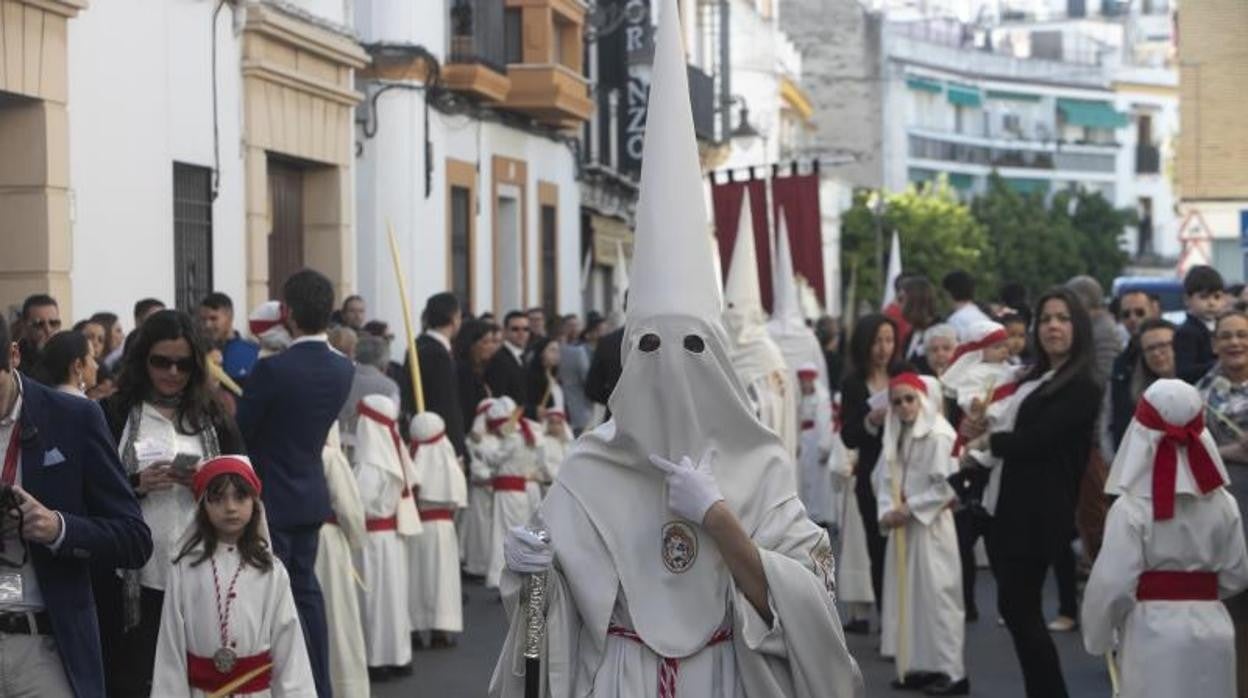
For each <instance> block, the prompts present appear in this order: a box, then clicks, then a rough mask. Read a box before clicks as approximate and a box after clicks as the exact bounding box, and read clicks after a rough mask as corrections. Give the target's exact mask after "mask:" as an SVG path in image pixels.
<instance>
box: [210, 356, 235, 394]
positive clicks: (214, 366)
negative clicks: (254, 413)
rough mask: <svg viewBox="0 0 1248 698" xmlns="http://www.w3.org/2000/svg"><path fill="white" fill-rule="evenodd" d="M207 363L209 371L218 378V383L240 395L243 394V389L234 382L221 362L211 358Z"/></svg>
mask: <svg viewBox="0 0 1248 698" xmlns="http://www.w3.org/2000/svg"><path fill="white" fill-rule="evenodd" d="M207 363H208V372H209V373H211V374H212V377H213V378H215V379H217V382H218V383H220V384H221V385H222V386H223V387H224V388H225V389H226V390H228V391H230V392H231V393H234V394H235V395H237V396H238V397H242V396H243V389H242V388H240V387H239V385H238V383H235V382H234V379H233V378H230V376H229V374H227V373H226V372H225V369H223V368H221V364H219V363H217V362H216V361H213V360H212V359H209V360H208V361H207Z"/></svg>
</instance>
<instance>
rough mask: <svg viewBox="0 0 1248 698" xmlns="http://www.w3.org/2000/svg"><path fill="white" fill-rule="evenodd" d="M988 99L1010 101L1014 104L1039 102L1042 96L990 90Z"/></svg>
mask: <svg viewBox="0 0 1248 698" xmlns="http://www.w3.org/2000/svg"><path fill="white" fill-rule="evenodd" d="M988 99H1008V100H1010V101H1013V102H1039V101H1040V95H1033V94H1027V93H1025V92H1009V91H1006V90H988Z"/></svg>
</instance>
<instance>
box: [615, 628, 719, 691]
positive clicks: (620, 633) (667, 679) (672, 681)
mask: <svg viewBox="0 0 1248 698" xmlns="http://www.w3.org/2000/svg"><path fill="white" fill-rule="evenodd" d="M607 634H608V635H615V636H616V637H622V638H624V639H626V640H632V641H633V642H636V643H639V644H642V645H645V644H646V643H645V641H643V640H642V639H641V636H640V635H638V634H637V633H635V632H633V631H632V630H629V629H628V628H625V627H622V626H619V625H612V626H609V627H608V628H607ZM731 639H732V628H720V629H719V630H716V631H715V634H714V635H712V636H711V639H710V640H707V641H706V644H705V645H704V646H703V649H706V648H707V647H711V646H713V645H718V644H720V643H721V642H727V641H728V640H731ZM651 651H653V650H651ZM656 654H658V653H657V652H656ZM659 659H660V661H659V698H676V675H677V674H678V673H679V672H680V659H678V658H675V657H664V656H662V655H659Z"/></svg>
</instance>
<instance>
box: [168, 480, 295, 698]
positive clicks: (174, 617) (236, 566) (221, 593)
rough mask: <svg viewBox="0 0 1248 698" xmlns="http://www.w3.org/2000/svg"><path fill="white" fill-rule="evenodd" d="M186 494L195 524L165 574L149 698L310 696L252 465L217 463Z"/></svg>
mask: <svg viewBox="0 0 1248 698" xmlns="http://www.w3.org/2000/svg"><path fill="white" fill-rule="evenodd" d="M192 489H193V491H194V494H195V499H196V501H197V503H198V504H197V511H196V515H195V523H194V524H192V526H191V529H190V530H189V531H188V535H187V537H186V539H185V542H184V543H183V545H182V547H181V551H180V552H179V553H178V555H177V557H176V558H175V559H174V561H173V566H172V567H171V568H170V570H169V578H168V582H167V585H166V587H165V604H164V609H163V613H162V616H161V625H160V637H159V640H158V641H157V646H156V665H155V673H154V675H153V677H152V695H154V696H208V695H227V694H229V695H253V696H269V695H281V696H307V697H308V698H311V697H313V696H315V695H316V686H315V685H314V683H313V680H312V668H311V665H310V664H309V663H308V653H307V646H306V645H305V643H304V640H303V630H302V627H301V626H300V624H299V616H298V615H297V614H296V612H295V600H294V596H293V595H292V594H291V592H290V579H289V577H287V575H286V569H285V568H284V567H283V566H282V563H281V562H280V561H279V560H277V559H276V558H275V557H274V556H273V554H272V552H271V551H270V547H269V540H268V535H269V533H268V525H267V523H266V522H265V517H264V508H263V506H262V505H261V503H260V479H259V478H258V477H256V473H255V471H254V470H253V469H252V467H251V463H250V462H249V461H248V460H247V459H246V458H245V457H243V456H219V457H217V458H213V459H211V460H209V461H207V462H205V463H204V464H203V465H202V466H200V468H199V470H198V471H197V472H196V473H195V477H194V480H193V481H192Z"/></svg>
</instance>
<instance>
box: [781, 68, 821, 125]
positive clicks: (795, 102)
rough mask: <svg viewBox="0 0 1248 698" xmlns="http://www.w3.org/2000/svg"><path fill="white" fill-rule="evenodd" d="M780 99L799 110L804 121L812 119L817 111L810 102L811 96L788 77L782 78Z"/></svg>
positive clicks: (794, 109) (796, 110)
mask: <svg viewBox="0 0 1248 698" xmlns="http://www.w3.org/2000/svg"><path fill="white" fill-rule="evenodd" d="M780 99H782V100H784V102H785V104H788V105H789V107H791V108H792V109H793V111H795V112H797V113H798V115H799V116H801V117H802V120H803V121H810V117H811V116H812V115H813V114H814V113H815V107H814V106H813V105H812V104H811V103H810V97H809V96H808V95H807V94H806V92H805V90H803V89H802V88H801V87H800V86H798V84H797V83H795V82H793V81H792V80H790V79H789V78H788V77H782V78H780Z"/></svg>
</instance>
